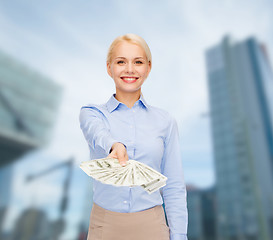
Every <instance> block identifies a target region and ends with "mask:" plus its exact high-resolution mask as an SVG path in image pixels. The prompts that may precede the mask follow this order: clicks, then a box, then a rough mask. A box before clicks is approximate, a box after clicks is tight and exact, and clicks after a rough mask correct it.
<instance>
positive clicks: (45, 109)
mask: <svg viewBox="0 0 273 240" xmlns="http://www.w3.org/2000/svg"><path fill="white" fill-rule="evenodd" d="M61 91H62V89H61V87H60V86H59V85H58V84H56V83H54V82H53V81H52V80H51V79H48V78H47V77H45V76H43V75H41V74H39V73H37V72H36V71H34V70H31V69H30V68H28V67H27V66H26V65H25V64H23V63H21V62H20V61H18V60H16V59H14V58H12V57H10V56H8V55H7V54H5V53H3V52H1V51H0V193H1V194H0V235H1V232H2V228H3V225H4V219H5V215H6V213H7V210H8V205H9V204H10V198H11V187H12V184H11V183H12V165H11V164H12V163H13V162H14V161H15V160H17V159H19V157H21V156H22V155H23V154H25V153H27V152H28V151H30V150H34V149H36V148H39V147H41V146H43V147H44V146H45V145H46V144H47V143H48V142H49V139H50V136H51V133H52V127H53V125H54V123H55V120H56V116H57V111H58V108H59V104H60V100H61V99H60V98H61Z"/></svg>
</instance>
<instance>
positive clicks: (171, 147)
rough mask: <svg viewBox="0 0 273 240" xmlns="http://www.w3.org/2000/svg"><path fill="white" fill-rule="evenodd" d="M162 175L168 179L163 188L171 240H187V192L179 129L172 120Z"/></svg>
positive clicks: (166, 142)
mask: <svg viewBox="0 0 273 240" xmlns="http://www.w3.org/2000/svg"><path fill="white" fill-rule="evenodd" d="M161 169H162V173H163V174H164V175H165V176H166V177H167V178H168V180H167V182H166V186H164V187H163V188H162V196H163V201H164V204H165V210H166V215H167V220H168V224H169V228H170V240H187V227H188V210H187V200H186V199H187V192H186V186H185V182H184V174H183V168H182V161H181V154H180V144H179V135H178V127H177V123H176V121H175V120H174V119H173V118H171V122H170V124H169V129H168V133H167V136H166V138H165V150H164V155H163V159H162V165H161Z"/></svg>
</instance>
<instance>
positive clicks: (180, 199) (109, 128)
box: [79, 34, 188, 240]
mask: <svg viewBox="0 0 273 240" xmlns="http://www.w3.org/2000/svg"><path fill="white" fill-rule="evenodd" d="M106 64H107V65H106V66H107V72H108V74H109V76H110V77H111V78H112V79H113V81H114V83H115V93H114V94H113V95H112V96H111V97H110V99H109V100H108V101H107V102H106V103H105V104H93V103H92V104H88V105H85V106H82V108H81V110H80V116H79V119H80V127H81V129H82V132H83V135H84V137H85V139H86V141H87V144H88V146H89V150H90V158H91V159H99V158H105V157H112V158H117V159H118V160H119V162H120V164H121V166H124V165H126V162H127V161H128V160H129V159H133V160H136V161H139V162H141V163H144V164H146V165H148V166H149V167H152V168H153V169H155V170H156V171H158V172H160V173H162V174H163V175H165V176H166V177H167V178H168V180H167V182H166V185H165V186H164V187H162V188H161V189H160V190H157V191H155V192H153V193H152V194H148V193H147V192H146V191H145V190H144V189H143V188H142V187H140V186H135V187H128V186H121V187H116V186H112V185H108V184H103V183H101V182H99V181H97V180H93V202H94V203H93V207H92V211H91V215H90V225H89V231H88V237H87V239H88V240H186V239H187V224H188V211H187V201H186V187H185V183H184V174H183V168H182V160H181V155H180V145H179V134H178V127H177V123H176V120H175V119H174V118H173V117H172V116H171V115H170V114H169V113H168V112H167V111H165V110H162V109H160V108H158V107H154V106H151V105H149V104H148V103H147V102H146V101H145V99H144V96H143V94H142V91H141V88H142V85H143V83H144V82H145V81H146V79H147V78H148V76H149V73H150V71H151V68H152V56H151V52H150V49H149V47H148V45H147V43H146V42H145V40H144V39H143V38H141V37H140V36H138V35H136V34H125V35H122V36H119V37H117V38H116V39H115V40H114V41H113V42H112V44H111V45H110V47H109V50H108V54H107V60H106ZM166 81H168V79H166ZM155 84H156V82H155ZM161 97H162V98H163V99H164V98H165V96H164V95H163V96H161ZM165 101H168V99H165ZM173 104H174V103H173ZM163 203H164V205H165V212H166V217H167V222H166V218H165V214H164V209H163V206H162V204H163Z"/></svg>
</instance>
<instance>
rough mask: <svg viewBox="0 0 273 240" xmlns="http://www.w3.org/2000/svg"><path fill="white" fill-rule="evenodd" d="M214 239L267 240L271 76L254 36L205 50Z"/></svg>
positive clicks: (272, 167) (271, 225)
mask: <svg viewBox="0 0 273 240" xmlns="http://www.w3.org/2000/svg"><path fill="white" fill-rule="evenodd" d="M206 64H207V77H208V87H209V100H210V113H211V114H210V115H211V129H212V139H213V148H214V162H215V171H216V202H217V221H216V222H217V238H218V239H220V240H221V239H226V240H236V239H251V240H252V239H253V240H258V239H259V240H269V239H272V238H273V232H272V231H273V132H272V127H273V124H272V119H273V111H272V110H273V107H272V104H273V101H272V100H273V75H272V70H271V67H270V64H269V59H268V55H267V53H266V49H265V47H264V46H263V45H261V44H260V43H259V42H258V41H257V40H256V39H255V38H249V39H246V40H244V41H241V42H235V41H233V40H231V39H230V38H229V37H225V38H224V39H223V40H222V42H220V43H219V44H217V45H215V46H213V47H211V48H210V49H208V50H207V52H206Z"/></svg>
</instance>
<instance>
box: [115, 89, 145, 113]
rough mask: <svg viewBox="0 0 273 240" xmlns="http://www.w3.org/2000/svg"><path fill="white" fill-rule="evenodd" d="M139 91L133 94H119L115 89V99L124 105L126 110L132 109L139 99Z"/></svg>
mask: <svg viewBox="0 0 273 240" xmlns="http://www.w3.org/2000/svg"><path fill="white" fill-rule="evenodd" d="M140 93H141V91H137V92H133V93H121V92H120V91H118V89H116V96H115V97H116V99H117V100H118V101H120V102H122V103H123V104H125V105H126V106H127V107H128V108H132V107H133V106H134V104H135V102H136V101H137V100H138V99H139V98H140Z"/></svg>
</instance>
